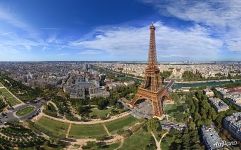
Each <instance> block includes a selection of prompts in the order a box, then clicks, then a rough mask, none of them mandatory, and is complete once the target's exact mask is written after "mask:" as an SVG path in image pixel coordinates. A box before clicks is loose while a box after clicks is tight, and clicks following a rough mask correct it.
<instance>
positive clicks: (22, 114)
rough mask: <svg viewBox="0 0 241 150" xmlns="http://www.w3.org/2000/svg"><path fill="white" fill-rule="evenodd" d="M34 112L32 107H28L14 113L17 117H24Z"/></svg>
mask: <svg viewBox="0 0 241 150" xmlns="http://www.w3.org/2000/svg"><path fill="white" fill-rule="evenodd" d="M33 111H34V107H33V106H28V107H25V108H23V109H20V110H19V111H17V112H16V115H18V116H25V115H27V114H29V113H31V112H33Z"/></svg>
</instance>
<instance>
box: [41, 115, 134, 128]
mask: <svg viewBox="0 0 241 150" xmlns="http://www.w3.org/2000/svg"><path fill="white" fill-rule="evenodd" d="M128 115H130V112H124V113H122V114H119V115H116V116H112V117H111V118H110V119H108V120H100V119H99V120H92V121H89V122H83V121H70V120H67V119H61V118H55V117H52V116H49V115H47V114H44V113H43V114H42V116H44V117H47V118H49V119H53V120H56V121H61V122H65V123H72V124H87V125H88V124H89V125H90V124H101V123H106V122H111V121H114V120H117V119H120V118H123V117H126V116H128Z"/></svg>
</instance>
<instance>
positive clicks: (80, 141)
mask: <svg viewBox="0 0 241 150" xmlns="http://www.w3.org/2000/svg"><path fill="white" fill-rule="evenodd" d="M119 141H124V137H123V136H120V135H114V136H113V138H112V139H109V140H104V141H98V140H96V139H77V140H76V141H75V142H72V143H71V144H70V145H69V146H68V147H67V148H66V150H75V149H76V150H82V147H83V146H84V145H86V144H87V143H88V142H105V143H106V144H108V145H110V144H113V143H117V142H119ZM77 145H78V146H77Z"/></svg>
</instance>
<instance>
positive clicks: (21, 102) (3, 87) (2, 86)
mask: <svg viewBox="0 0 241 150" xmlns="http://www.w3.org/2000/svg"><path fill="white" fill-rule="evenodd" d="M0 85H1V87H0V88H1V89H6V90H7V91H8V92H9V93H10V94H11V95H12V96H13V97H14V98H15V99H16V100H17V101H19V102H20V105H21V104H23V103H24V102H23V101H21V100H20V99H19V98H18V97H17V96H15V95H14V94H13V93H12V92H11V91H9V90H8V88H6V87H5V86H4V85H3V84H1V83H0ZM18 105H19V104H18ZM16 106H17V105H15V106H13V107H16Z"/></svg>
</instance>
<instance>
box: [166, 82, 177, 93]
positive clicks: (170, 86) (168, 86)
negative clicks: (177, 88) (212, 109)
mask: <svg viewBox="0 0 241 150" xmlns="http://www.w3.org/2000/svg"><path fill="white" fill-rule="evenodd" d="M174 83H175V81H174V80H171V81H170V82H169V83H168V84H167V85H166V86H165V89H167V90H168V91H170V90H171V88H172V86H173V85H174Z"/></svg>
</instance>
